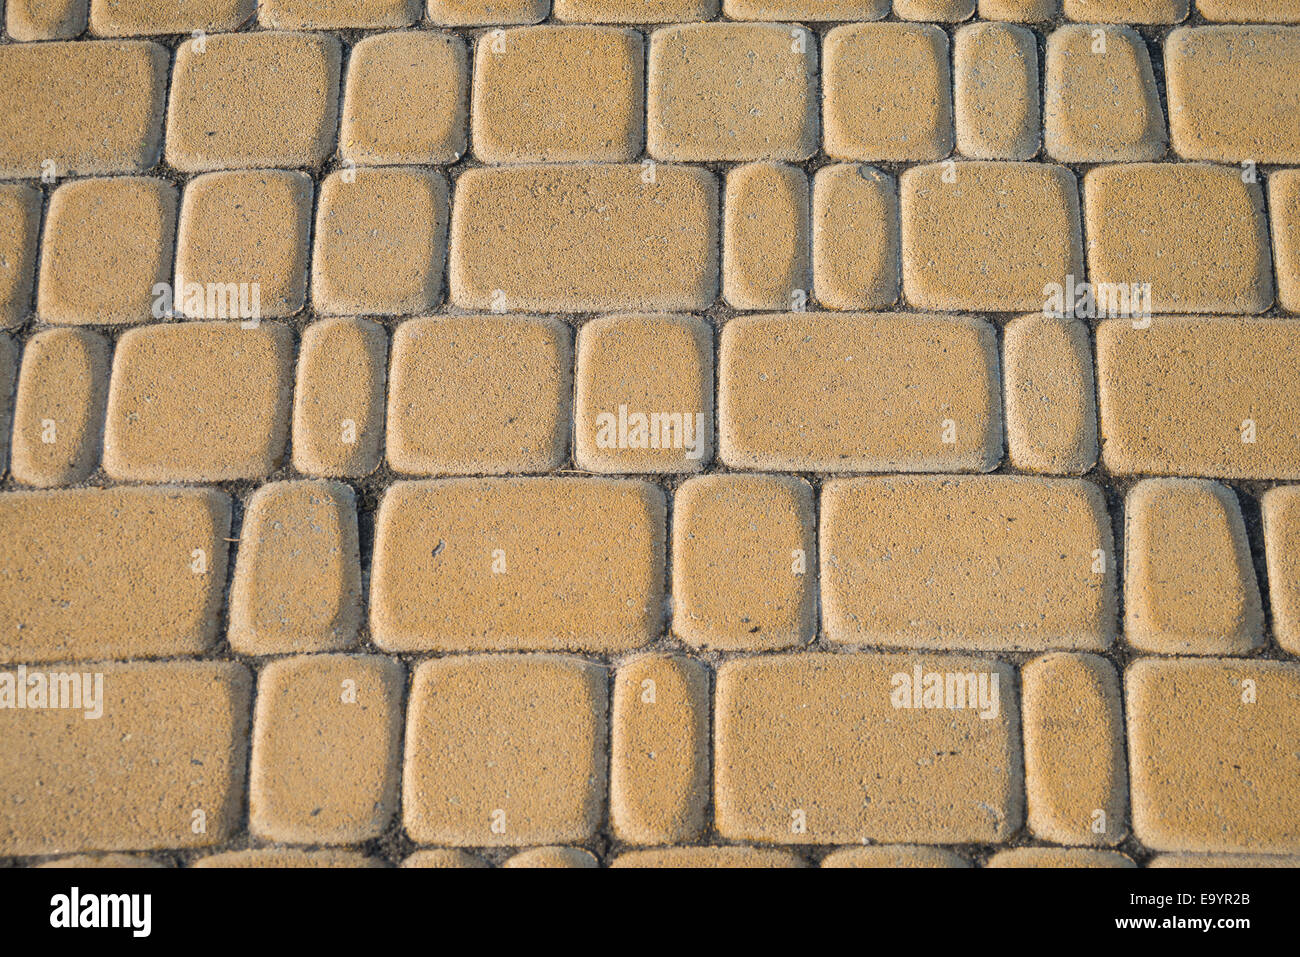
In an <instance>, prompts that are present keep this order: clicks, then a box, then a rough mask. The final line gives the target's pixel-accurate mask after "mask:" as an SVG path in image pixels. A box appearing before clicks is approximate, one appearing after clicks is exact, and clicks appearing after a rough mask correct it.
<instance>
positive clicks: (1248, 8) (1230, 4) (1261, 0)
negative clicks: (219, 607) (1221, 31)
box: [1196, 0, 1300, 23]
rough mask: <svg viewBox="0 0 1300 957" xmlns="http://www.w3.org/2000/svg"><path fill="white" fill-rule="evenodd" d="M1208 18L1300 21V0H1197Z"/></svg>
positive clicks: (1260, 21)
mask: <svg viewBox="0 0 1300 957" xmlns="http://www.w3.org/2000/svg"><path fill="white" fill-rule="evenodd" d="M1196 10H1197V12H1198V13H1199V14H1200V15H1201V16H1203V17H1205V19H1207V20H1234V21H1237V22H1239V23H1256V22H1258V23H1300V0H1196Z"/></svg>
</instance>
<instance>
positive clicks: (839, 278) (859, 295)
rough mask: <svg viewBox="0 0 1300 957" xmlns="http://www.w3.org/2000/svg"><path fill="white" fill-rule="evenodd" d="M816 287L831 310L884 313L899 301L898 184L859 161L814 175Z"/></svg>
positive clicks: (813, 244) (817, 294)
mask: <svg viewBox="0 0 1300 957" xmlns="http://www.w3.org/2000/svg"><path fill="white" fill-rule="evenodd" d="M812 223H813V225H812V260H813V263H812V265H813V287H814V289H815V292H816V296H817V302H818V303H820V304H821V305H822V306H823V307H825V308H827V309H884V308H887V307H889V306H892V305H894V304H895V303H896V302H898V295H899V290H900V288H901V283H902V271H901V269H902V267H901V263H900V261H899V241H900V240H899V225H898V183H897V182H896V181H895V180H894V178H893V177H892V176H890V175H889V174H888V173H884V172H881V171H880V170H878V169H876V168H875V167H872V166H866V165H863V164H858V163H832V164H831V165H829V166H823V167H822V168H821V169H819V170H818V171H817V173H816V174H815V175H814V177H813V209H812Z"/></svg>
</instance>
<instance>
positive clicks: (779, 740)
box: [714, 654, 1024, 844]
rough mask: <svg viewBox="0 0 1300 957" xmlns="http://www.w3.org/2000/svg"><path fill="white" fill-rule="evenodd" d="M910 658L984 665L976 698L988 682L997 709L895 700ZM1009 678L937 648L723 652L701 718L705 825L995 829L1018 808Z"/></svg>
mask: <svg viewBox="0 0 1300 957" xmlns="http://www.w3.org/2000/svg"><path fill="white" fill-rule="evenodd" d="M914 667H915V668H918V669H924V671H925V672H934V673H939V674H942V673H946V672H952V673H954V674H958V673H960V674H962V675H965V674H967V673H972V674H974V673H980V674H984V675H985V678H984V682H985V689H986V691H987V692H989V695H988V696H987V697H988V698H989V700H990V701H991V690H992V687H993V682H994V680H997V682H998V687H999V706H998V708H997V714H996V715H992V714H990V717H989V718H987V719H985V718H981V717H980V713H981V712H979V711H976V710H971V709H970V708H965V709H962V710H945V711H943V712H942V713H936V712H935V711H933V710H930V711H926V710H924V709H920V708H917V709H915V710H913V708H911V707H909V708H903V707H899V706H896V705H895V704H894V702H895V701H900V700H906V697H907V696H906V690H907V689H904V688H903V687H902V685H901V684H900V681H901V679H908V680H909V681H910V680H911V678H912V675H913V670H914ZM900 676H901V678H900ZM994 676H996V679H995V677H994ZM941 680H942V679H941ZM1013 681H1014V674H1013V672H1012V669H1011V667H1010V666H1009V665H1006V664H1002V663H999V662H995V661H991V660H990V661H984V660H979V659H975V658H957V657H951V656H942V657H938V656H935V657H926V658H915V657H912V656H907V655H875V654H861V655H827V654H800V655H768V656H762V657H753V658H740V659H732V660H730V661H727V662H725V663H724V664H723V665H722V666H721V667H720V668H719V669H718V678H717V692H716V707H717V712H716V714H715V718H714V741H715V748H716V751H715V757H714V801H715V812H714V813H715V817H716V826H717V829H718V833H719V834H721V835H723V836H724V837H727V838H731V839H735V840H757V841H770V842H780V843H783V844H848V843H854V842H863V843H865V842H866V841H867V840H871V841H881V842H900V843H907V842H914V843H924V844H934V843H982V842H990V841H1002V840H1005V839H1006V838H1007V837H1008V836H1009V835H1011V834H1013V833H1015V832H1016V830H1018V829H1019V827H1020V822H1021V819H1022V817H1023V814H1024V809H1023V807H1022V803H1023V801H1022V797H1021V787H1022V780H1021V779H1022V772H1021V767H1020V741H1019V733H1018V727H1017V722H1016V702H1015V695H1014V694H1013V693H1012V692H1011V689H1012V687H1013ZM954 684H955V682H954ZM964 687H965V685H964V684H963V688H964ZM918 690H919V689H918ZM992 710H993V709H991V708H990V709H988V711H989V712H991V711H992ZM936 755H939V756H941V757H938V758H936Z"/></svg>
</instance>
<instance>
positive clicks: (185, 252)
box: [173, 170, 314, 319]
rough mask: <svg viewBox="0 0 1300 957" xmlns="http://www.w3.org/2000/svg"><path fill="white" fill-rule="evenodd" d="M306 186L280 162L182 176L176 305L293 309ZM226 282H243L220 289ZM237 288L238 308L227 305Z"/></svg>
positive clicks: (246, 313) (308, 202)
mask: <svg viewBox="0 0 1300 957" xmlns="http://www.w3.org/2000/svg"><path fill="white" fill-rule="evenodd" d="M313 191H314V187H313V185H312V181H311V179H310V177H308V176H307V175H306V174H304V173H298V172H290V171H288V170H266V171H260V170H240V171H229V172H217V173H204V174H203V175H201V176H196V177H195V178H194V179H192V180H190V181H189V183H188V184H187V185H186V187H185V197H184V199H183V201H182V202H181V213H180V226H179V228H178V229H177V237H176V282H175V285H174V286H173V289H174V292H175V298H176V303H175V305H176V307H177V310H176V311H177V312H180V313H182V314H185V315H188V316H190V317H191V318H198V319H226V318H230V319H235V318H245V319H246V318H253V316H252V315H251V314H252V313H254V312H256V314H257V315H256V318H259V319H260V318H277V317H281V316H291V315H293V314H294V313H296V312H297V311H298V310H299V309H301V308H302V306H303V303H304V302H305V301H306V297H307V238H308V236H309V235H310V233H311V206H312V193H313ZM190 283H195V284H197V285H198V286H200V287H202V288H200V289H191V288H189V285H188V284H190ZM230 284H235V285H236V286H245V287H246V288H245V289H239V290H227V287H228V286H229V285H230ZM254 290H256V292H254ZM210 291H211V292H213V295H211V296H210V295H209V292H210ZM240 293H242V296H240V298H239V306H240V308H239V309H233V308H231V304H232V301H233V297H234V296H236V295H239V294H240ZM245 305H246V306H247V308H244V307H245ZM213 307H215V308H213Z"/></svg>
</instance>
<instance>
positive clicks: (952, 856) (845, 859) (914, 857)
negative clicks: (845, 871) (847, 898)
mask: <svg viewBox="0 0 1300 957" xmlns="http://www.w3.org/2000/svg"><path fill="white" fill-rule="evenodd" d="M821 866H822V867H835V868H850V867H867V868H891V869H892V868H899V867H907V868H913V867H965V868H969V867H971V866H972V865H971V862H970V861H969V860H967V859H966V858H964V857H962V856H961V855H960V854H958V853H956V852H955V851H950V850H948V849H947V848H943V847H924V846H922V845H920V844H881V845H877V846H873V847H843V848H840V849H839V850H836V851H831V853H829V854H827V855H826V856H825V857H823V858H822V862H821Z"/></svg>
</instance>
